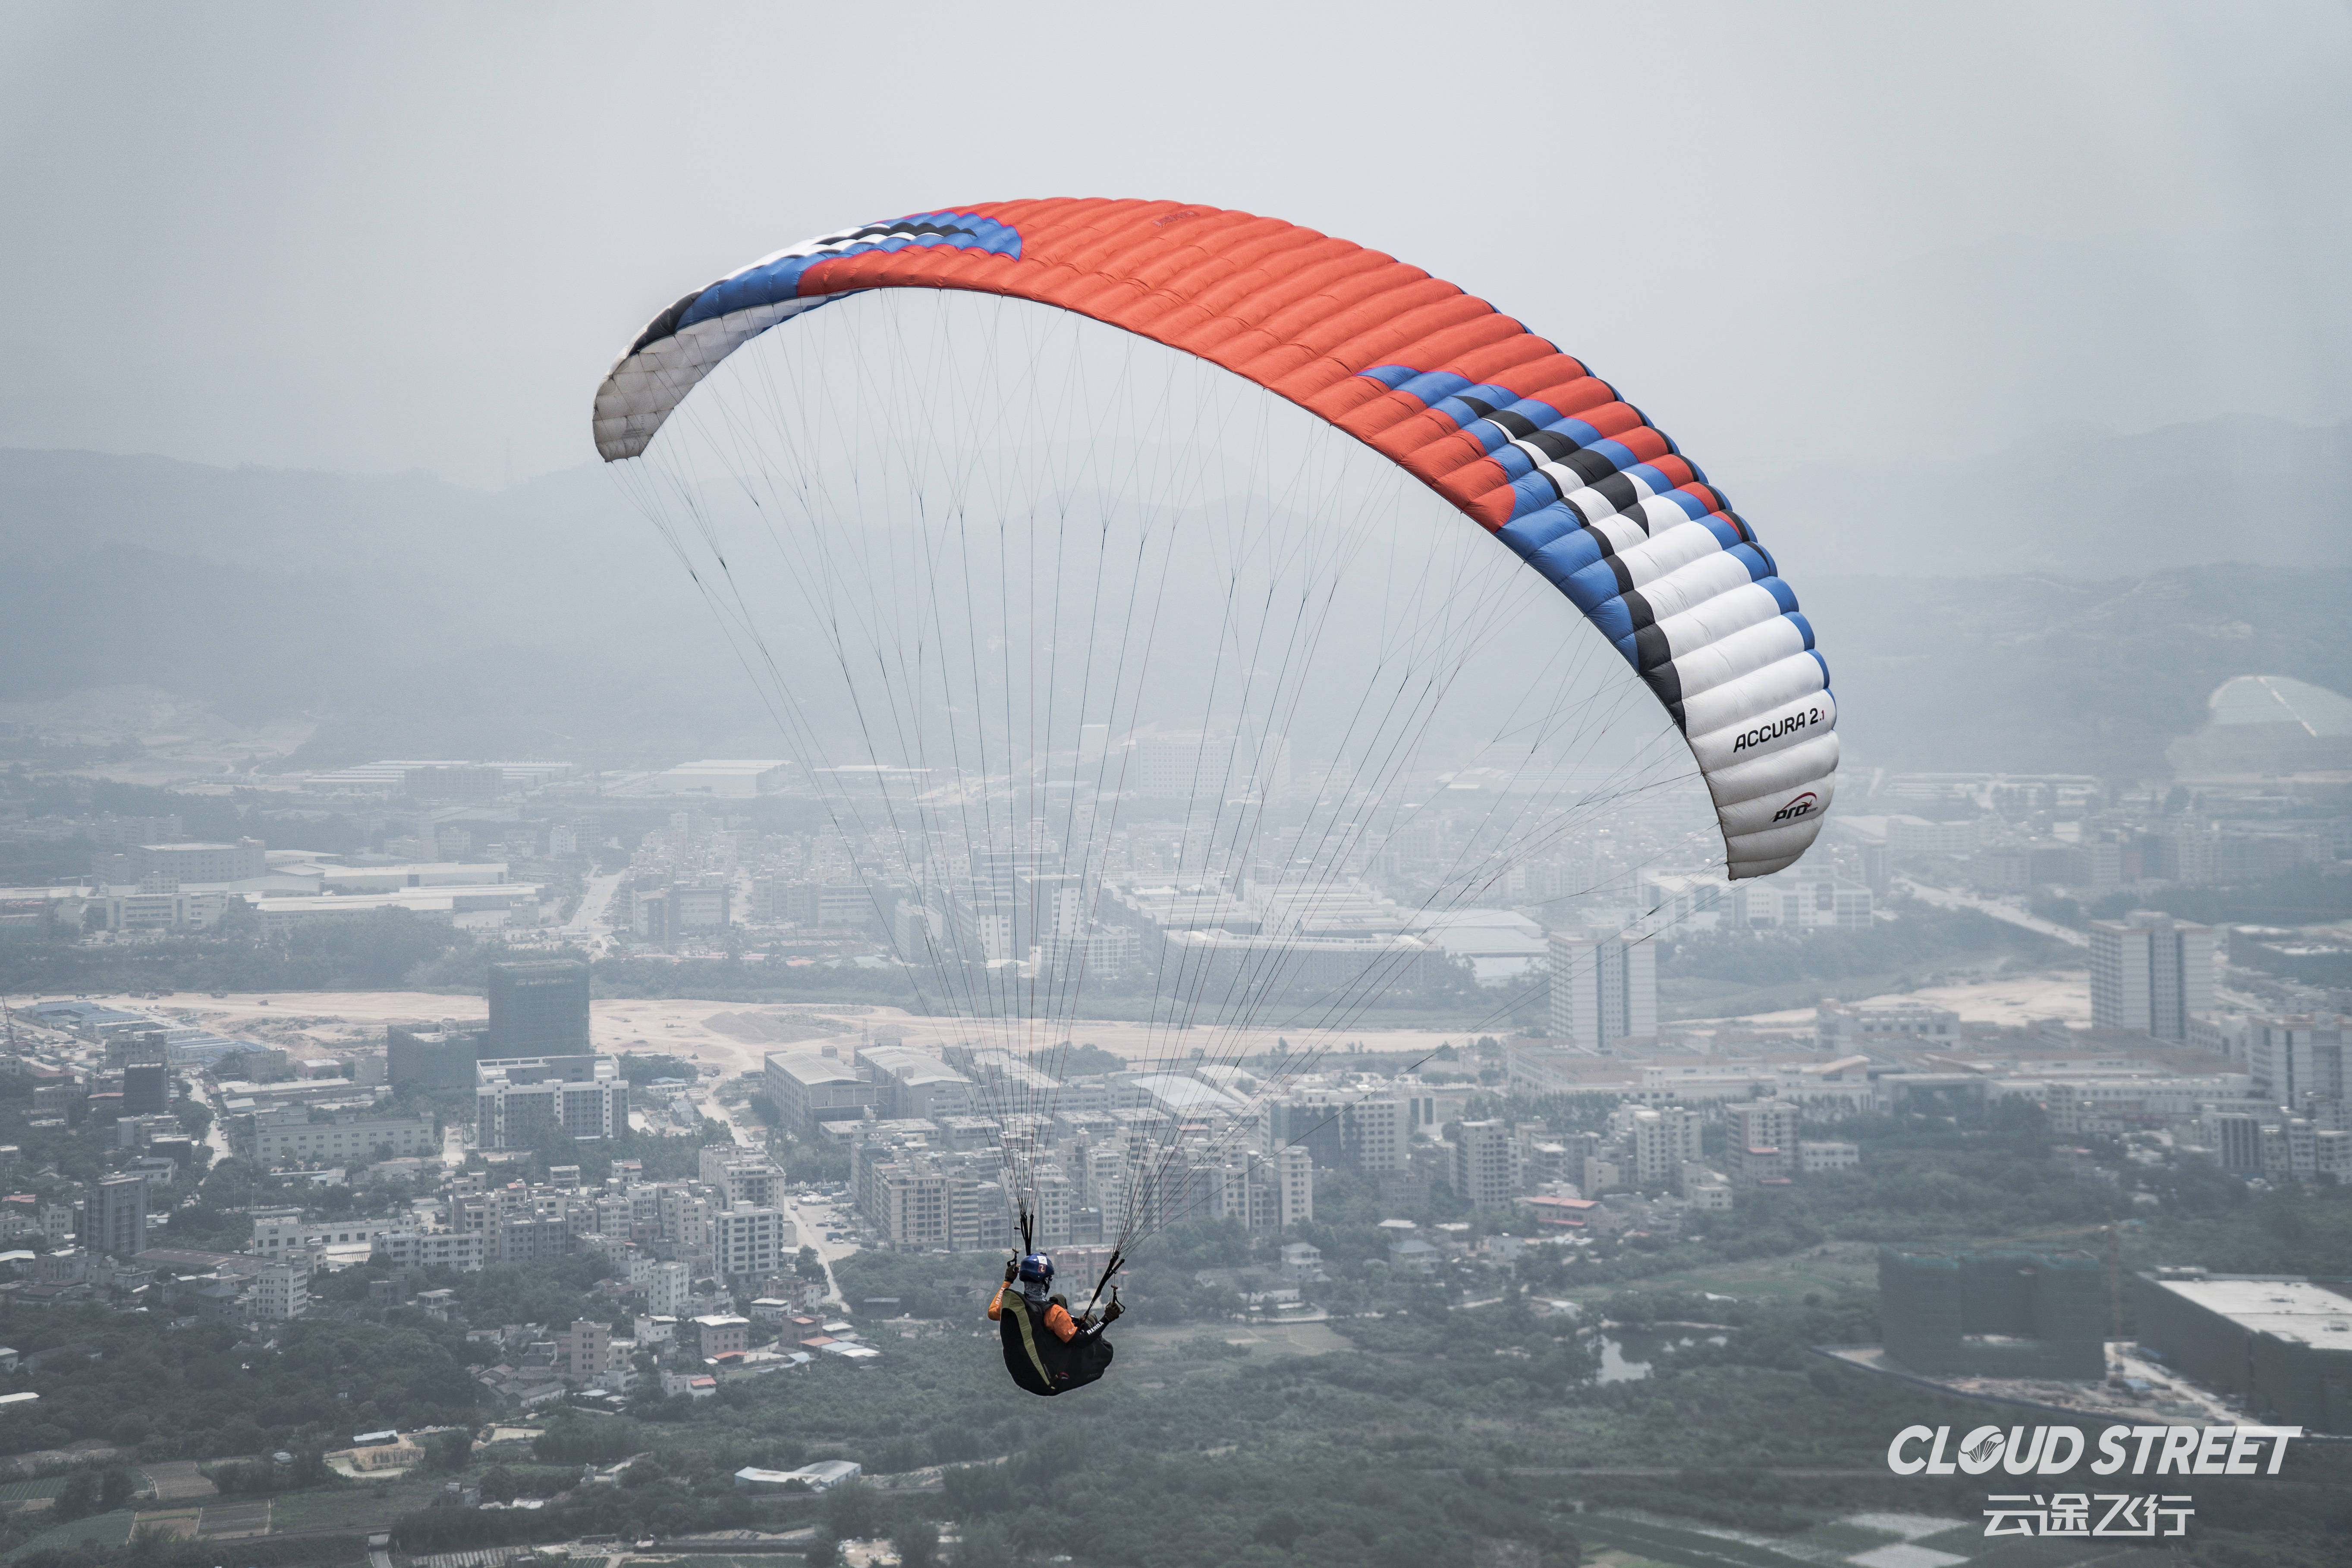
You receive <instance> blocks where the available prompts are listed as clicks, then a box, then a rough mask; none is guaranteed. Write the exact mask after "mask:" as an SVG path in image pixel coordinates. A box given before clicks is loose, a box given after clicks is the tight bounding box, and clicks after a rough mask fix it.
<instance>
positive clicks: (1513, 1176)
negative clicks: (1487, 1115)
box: [1454, 1121, 1519, 1208]
mask: <svg viewBox="0 0 2352 1568" xmlns="http://www.w3.org/2000/svg"><path fill="white" fill-rule="evenodd" d="M1454 1131H1455V1132H1456V1134H1457V1136H1456V1137H1455V1139H1454V1196H1455V1197H1457V1198H1460V1199H1461V1200H1462V1201H1463V1202H1465V1203H1466V1204H1468V1205H1470V1206H1471V1207H1472V1208H1504V1207H1507V1206H1508V1205H1511V1204H1513V1203H1516V1202H1517V1201H1518V1196H1519V1141H1518V1138H1517V1135H1516V1134H1515V1133H1514V1132H1513V1131H1512V1129H1511V1124H1510V1123H1509V1122H1507V1121H1465V1122H1462V1123H1461V1124H1460V1125H1459V1126H1457V1127H1456V1128H1455V1129H1454Z"/></svg>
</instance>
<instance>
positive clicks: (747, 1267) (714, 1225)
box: [710, 1203, 800, 1282]
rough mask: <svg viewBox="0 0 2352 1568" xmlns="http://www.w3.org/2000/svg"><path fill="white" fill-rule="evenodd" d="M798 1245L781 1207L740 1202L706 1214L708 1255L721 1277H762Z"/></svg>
mask: <svg viewBox="0 0 2352 1568" xmlns="http://www.w3.org/2000/svg"><path fill="white" fill-rule="evenodd" d="M799 1247H800V1242H799V1239H798V1234H797V1232H796V1231H795V1230H794V1229H793V1222H792V1220H791V1219H790V1218H789V1217H788V1216H787V1215H785V1214H784V1213H783V1211H782V1210H781V1209H772V1208H761V1207H760V1206H759V1205H754V1204H748V1203H743V1204H737V1205H734V1206H733V1207H731V1208H727V1209H722V1210H720V1211H719V1213H717V1214H714V1215H711V1216H710V1256H711V1259H712V1263H713V1266H714V1267H715V1268H717V1270H718V1273H719V1278H720V1279H725V1280H729V1281H730V1282H731V1281H735V1280H744V1279H767V1278H768V1277H770V1276H771V1275H773V1274H777V1273H780V1272H782V1269H783V1268H784V1266H785V1265H786V1264H788V1263H790V1262H791V1261H792V1260H793V1256H794V1254H795V1253H796V1252H797V1251H798V1249H799Z"/></svg>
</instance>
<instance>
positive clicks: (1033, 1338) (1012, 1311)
mask: <svg viewBox="0 0 2352 1568" xmlns="http://www.w3.org/2000/svg"><path fill="white" fill-rule="evenodd" d="M1005 1295H1006V1296H1008V1297H1010V1298H1011V1300H1006V1301H1004V1302H1003V1304H1002V1307H1001V1309H1000V1310H999V1311H998V1313H997V1323H998V1328H999V1333H1000V1337H1001V1338H1002V1339H1003V1343H1004V1370H1005V1371H1007V1372H1008V1373H1012V1375H1013V1382H1014V1383H1016V1384H1020V1386H1021V1387H1022V1388H1023V1389H1024V1390H1026V1391H1027V1392H1029V1393H1031V1394H1039V1395H1041V1396H1043V1397H1045V1398H1052V1397H1053V1396H1054V1395H1055V1394H1066V1393H1068V1392H1069V1391H1070V1390H1072V1389H1074V1388H1083V1387H1085V1386H1086V1385H1087V1384H1089V1383H1093V1382H1095V1381H1096V1380H1097V1379H1098V1378H1100V1377H1101V1376H1102V1374H1103V1373H1105V1372H1107V1371H1108V1370H1109V1368H1110V1363H1111V1355H1112V1348H1111V1344H1110V1342H1109V1341H1108V1340H1106V1339H1104V1338H1103V1337H1102V1329H1101V1327H1100V1326H1099V1325H1097V1326H1096V1327H1094V1328H1090V1329H1080V1330H1079V1331H1077V1333H1076V1335H1075V1336H1073V1337H1072V1338H1071V1339H1070V1340H1068V1341H1067V1342H1064V1341H1062V1340H1060V1339H1057V1338H1055V1336H1054V1334H1053V1333H1052V1332H1051V1331H1048V1330H1047V1329H1046V1327H1045V1313H1044V1312H1042V1311H1040V1310H1037V1309H1036V1308H1034V1307H1033V1306H1032V1305H1030V1302H1029V1299H1028V1298H1027V1297H1026V1296H1021V1295H1017V1294H1015V1293H1014V1292H1013V1291H1011V1290H1007V1291H1006V1292H1005Z"/></svg>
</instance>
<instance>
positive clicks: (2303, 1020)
mask: <svg viewBox="0 0 2352 1568" xmlns="http://www.w3.org/2000/svg"><path fill="white" fill-rule="evenodd" d="M2346 1027H2347V1020H2346V1019H2344V1018H2341V1017H2337V1016H2332V1015H2326V1014H2309V1013H2305V1014H2295V1015H2290V1016H2285V1017H2273V1018H2257V1019H2255V1020H2254V1021H2253V1023H2252V1026H2251V1027H2250V1029H2249V1031H2248V1034H2247V1037H2246V1071H2247V1073H2248V1075H2249V1076H2251V1077H2252V1079H2253V1087H2254V1092H2255V1093H2256V1094H2259V1095H2261V1096H2262V1097H2263V1099H2264V1100H2269V1101H2271V1102H2272V1103H2273V1104H2276V1105H2283V1106H2285V1107H2287V1108H2288V1109H2289V1110H2294V1111H2295V1112H2296V1113H2297V1114H2301V1113H2302V1111H2303V1110H2304V1107H2305V1103H2306V1101H2308V1100H2325V1101H2332V1102H2334V1103H2336V1104H2338V1105H2340V1104H2342V1103H2343V1102H2344V1101H2345V1100H2346V1099H2347V1095H2346V1092H2345V1090H2346V1084H2345V1075H2344V1036H2345V1033H2346Z"/></svg>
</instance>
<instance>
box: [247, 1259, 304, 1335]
mask: <svg viewBox="0 0 2352 1568" xmlns="http://www.w3.org/2000/svg"><path fill="white" fill-rule="evenodd" d="M252 1305H253V1315H254V1316H255V1317H257V1318H258V1319H260V1320H261V1321H264V1322H270V1323H282V1322H285V1321H288V1320H289V1319H291V1318H299V1317H300V1316H301V1315H302V1314H303V1313H304V1312H306V1311H308V1310H310V1265H309V1264H308V1263H307V1262H305V1263H296V1264H288V1263H273V1264H271V1265H270V1266H269V1267H268V1268H265V1269H263V1270H262V1271H261V1272H260V1274H258V1275H257V1276H256V1277H255V1279H254V1281H253V1296H252Z"/></svg>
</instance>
